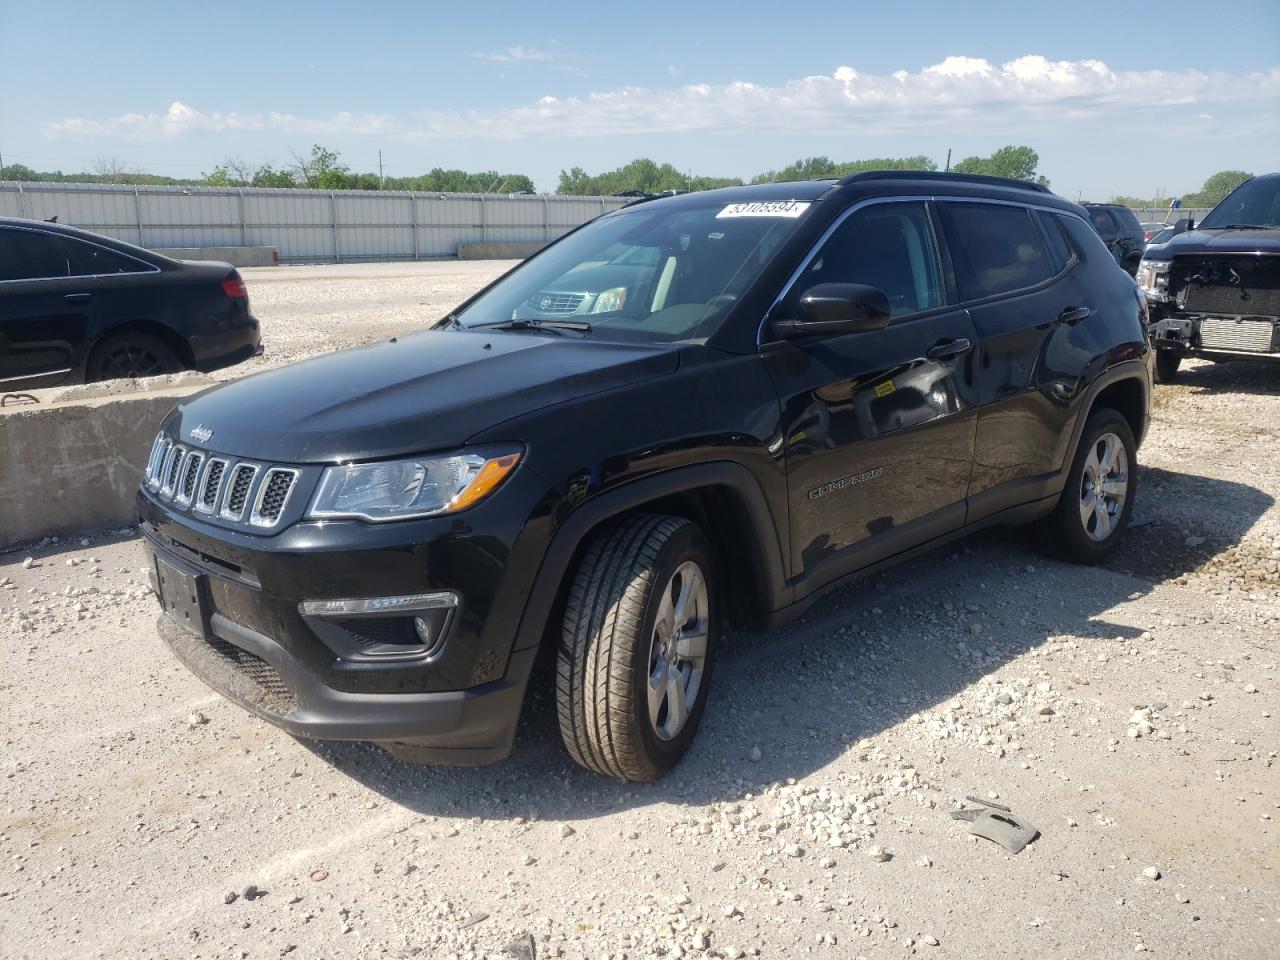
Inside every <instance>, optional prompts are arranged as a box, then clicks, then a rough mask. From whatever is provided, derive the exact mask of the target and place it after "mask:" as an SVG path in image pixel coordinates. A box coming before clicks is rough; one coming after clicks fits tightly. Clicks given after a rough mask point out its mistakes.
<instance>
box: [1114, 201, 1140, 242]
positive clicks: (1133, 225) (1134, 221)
mask: <svg viewBox="0 0 1280 960" xmlns="http://www.w3.org/2000/svg"><path fill="white" fill-rule="evenodd" d="M1111 213H1112V215H1113V216H1115V218H1116V219H1117V220H1118V221H1120V230H1121V231H1122V232H1123V233H1124V234H1125V236H1130V237H1132V236H1138V237H1140V236H1142V224H1140V223H1139V222H1138V215H1137V214H1136V213H1134V212H1133V211H1132V210H1130V209H1129V208H1128V207H1117V208H1115V209H1114V210H1112V211H1111Z"/></svg>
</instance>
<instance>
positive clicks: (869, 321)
mask: <svg viewBox="0 0 1280 960" xmlns="http://www.w3.org/2000/svg"><path fill="white" fill-rule="evenodd" d="M889 313H890V310H889V298H888V297H887V296H885V293H884V291H883V290H880V289H879V288H877V287H869V286H867V285H866V284H863V283H820V284H818V285H817V286H814V287H810V288H809V289H808V290H806V291H805V292H804V293H803V294H802V295H801V297H800V300H799V302H798V303H797V304H796V308H795V315H794V316H792V317H787V318H785V319H781V318H779V319H774V320H773V321H771V322H770V324H769V326H770V329H772V330H773V335H774V336H776V337H779V338H781V339H783V340H792V339H795V338H797V337H808V336H812V335H814V334H821V333H865V332H869V331H872V330H883V329H884V328H885V327H887V326H888V325H889Z"/></svg>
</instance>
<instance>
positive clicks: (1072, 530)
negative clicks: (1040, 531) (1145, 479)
mask: <svg viewBox="0 0 1280 960" xmlns="http://www.w3.org/2000/svg"><path fill="white" fill-rule="evenodd" d="M1137 470H1138V461H1137V444H1136V443H1134V439H1133V431H1132V430H1131V429H1129V422H1128V421H1127V420H1125V418H1124V417H1123V416H1121V415H1120V414H1119V413H1118V412H1116V411H1115V410H1111V409H1103V410H1099V411H1097V412H1096V413H1094V414H1093V415H1092V416H1091V417H1089V421H1088V423H1086V424H1085V428H1084V433H1083V434H1082V435H1081V437H1080V446H1079V447H1078V448H1077V449H1076V455H1075V459H1074V460H1073V461H1072V464H1071V470H1070V472H1069V473H1068V475H1067V485H1066V487H1065V488H1064V489H1063V491H1062V496H1061V497H1060V498H1059V500H1058V505H1057V507H1056V508H1055V509H1054V511H1053V513H1052V514H1050V515H1049V517H1048V518H1047V519H1046V520H1045V530H1046V533H1047V534H1048V539H1049V541H1050V545H1051V546H1052V547H1053V548H1054V549H1055V550H1056V551H1057V552H1058V553H1060V554H1062V555H1063V556H1064V557H1066V558H1067V559H1069V560H1074V561H1075V562H1076V563H1101V562H1102V561H1103V560H1105V559H1106V558H1107V557H1108V556H1110V554H1111V552H1112V551H1113V550H1115V548H1116V547H1117V546H1119V544H1120V540H1121V538H1122V537H1123V536H1124V531H1125V529H1126V528H1127V527H1128V525H1129V517H1130V516H1131V515H1132V513H1133V498H1134V494H1135V492H1136V491H1137V483H1138V472H1137Z"/></svg>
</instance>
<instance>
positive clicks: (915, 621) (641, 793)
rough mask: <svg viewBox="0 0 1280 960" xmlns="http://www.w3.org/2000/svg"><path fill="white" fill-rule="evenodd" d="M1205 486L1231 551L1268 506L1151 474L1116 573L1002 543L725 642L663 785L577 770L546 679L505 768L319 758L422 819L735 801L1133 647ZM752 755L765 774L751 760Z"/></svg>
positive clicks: (1186, 555) (327, 754)
mask: <svg viewBox="0 0 1280 960" xmlns="http://www.w3.org/2000/svg"><path fill="white" fill-rule="evenodd" d="M1209 483H1212V489H1213V491H1214V495H1215V496H1218V497H1223V498H1224V499H1225V500H1227V501H1228V502H1229V503H1230V505H1231V508H1230V514H1231V516H1232V518H1233V520H1232V524H1231V525H1230V526H1225V527H1223V528H1221V529H1220V530H1219V531H1218V534H1217V535H1216V537H1215V539H1214V540H1213V546H1214V547H1216V548H1217V549H1224V548H1226V547H1228V546H1230V545H1231V542H1230V541H1231V538H1232V537H1233V536H1234V537H1236V538H1238V537H1239V536H1241V535H1243V533H1244V532H1245V531H1247V530H1248V529H1249V527H1250V525H1251V524H1252V523H1253V522H1254V521H1255V520H1256V519H1257V518H1258V517H1259V516H1260V515H1261V514H1263V513H1264V512H1265V511H1266V510H1267V508H1268V507H1270V506H1271V504H1272V498H1271V497H1270V496H1268V495H1267V494H1266V493H1264V492H1262V491H1260V490H1257V489H1254V488H1252V487H1249V486H1246V485H1244V484H1236V483H1227V482H1224V481H1221V480H1212V481H1209V480H1208V478H1204V477H1196V476H1195V475H1191V474H1174V473H1169V472H1167V471H1161V470H1148V471H1146V472H1145V473H1144V487H1143V488H1141V489H1140V490H1139V494H1138V497H1139V500H1138V504H1137V506H1138V510H1139V511H1140V512H1141V511H1147V516H1148V517H1149V519H1148V521H1147V522H1144V523H1143V524H1141V525H1140V526H1138V527H1136V528H1134V529H1132V530H1130V531H1129V533H1128V536H1127V540H1126V542H1125V544H1124V545H1123V546H1122V548H1121V549H1120V550H1119V551H1118V552H1117V555H1116V556H1115V557H1114V558H1113V561H1112V563H1111V564H1109V565H1108V566H1106V567H1079V566H1074V565H1071V564H1067V563H1063V562H1060V561H1057V560H1054V559H1050V558H1048V557H1047V556H1045V555H1044V554H1043V553H1040V552H1038V550H1037V549H1036V546H1035V542H1036V537H1035V535H1034V533H1032V532H1031V531H1029V530H1027V529H1025V528H1024V529H1007V530H1002V529H996V530H991V531H987V532H985V533H982V534H979V535H977V536H976V537H974V538H971V539H969V540H967V541H963V542H961V543H959V544H957V545H952V546H950V547H948V548H943V549H942V550H940V551H937V552H935V553H932V554H929V555H926V556H924V557H921V558H918V559H916V560H914V561H911V562H909V563H906V564H904V565H901V566H898V567H895V568H891V569H890V570H888V571H886V572H883V573H881V574H878V575H876V576H873V577H870V578H867V579H864V580H861V581H858V582H856V583H854V584H851V585H849V586H847V587H844V588H842V589H840V590H837V591H834V592H833V593H831V594H829V595H828V596H827V597H825V598H823V599H822V600H820V601H819V602H817V603H816V604H815V605H814V606H813V607H811V608H810V609H809V611H808V612H807V613H806V615H805V616H804V617H803V618H801V619H800V620H798V621H796V622H794V623H792V624H790V625H788V626H786V627H784V628H780V629H777V630H774V631H771V632H744V631H735V632H732V633H730V634H729V635H727V636H725V637H722V641H721V648H720V651H719V662H718V664H717V667H716V676H715V683H714V685H713V688H712V692H711V699H710V701H709V704H708V709H707V712H706V716H705V718H704V721H703V725H702V729H701V730H700V732H699V736H698V739H697V741H696V742H695V745H694V747H693V749H692V750H691V752H690V754H689V755H688V756H687V757H686V758H685V760H684V762H683V763H681V764H680V766H678V767H677V768H676V769H675V770H674V771H672V773H671V774H669V775H668V776H667V777H666V778H665V779H663V780H662V781H660V782H658V783H655V784H643V785H637V784H626V783H620V782H616V781H612V780H609V779H606V778H604V777H600V776H598V775H596V774H593V773H590V772H588V771H586V770H584V769H582V768H580V767H578V766H577V765H575V764H574V763H572V762H571V761H570V760H569V758H568V755H567V754H566V753H565V751H564V748H563V747H562V745H561V743H560V737H559V732H558V730H557V727H556V719H555V709H554V689H553V686H552V681H551V678H550V676H549V675H548V673H549V672H548V671H542V672H540V673H539V674H538V675H536V676H535V678H534V683H533V684H532V686H531V690H530V696H529V698H528V699H527V700H526V704H525V711H524V719H523V721H522V725H521V728H520V731H519V734H518V736H517V740H516V744H515V749H514V751H513V753H512V756H511V757H510V758H509V759H508V760H506V761H504V762H502V763H499V764H494V765H492V766H488V767H478V768H445V767H423V766H414V765H411V764H407V763H403V762H401V761H398V760H396V759H394V758H392V757H391V756H390V755H388V754H386V753H384V752H383V751H382V750H380V749H378V748H376V747H373V746H371V745H368V744H335V743H323V744H321V743H313V744H311V745H310V746H309V748H310V749H312V750H313V751H314V752H315V753H316V754H318V755H319V756H321V757H322V758H324V759H325V760H326V761H327V762H329V763H330V764H332V765H333V766H334V767H336V768H337V769H340V770H341V771H343V772H344V773H346V774H347V775H348V776H350V777H352V778H354V779H356V780H358V781H360V782H361V783H363V784H365V785H367V786H368V787H370V788H372V789H374V790H376V791H378V792H379V793H381V794H383V795H384V796H386V797H387V798H389V799H391V800H393V801H394V802H396V803H399V804H402V805H404V806H405V807H407V808H410V809H412V810H415V811H417V812H419V813H421V814H423V815H444V816H452V817H458V816H465V817H478V818H480V819H485V820H489V819H510V818H515V817H525V818H528V819H557V820H575V819H587V818H592V817H596V816H601V815H605V814H609V813H613V812H616V811H618V810H619V809H625V808H628V807H633V806H643V805H655V804H664V803H666V804H678V805H685V804H699V805H700V804H706V803H710V802H714V801H716V800H736V799H740V798H741V797H742V796H743V795H744V794H745V793H748V792H759V791H760V790H761V789H762V788H764V787H766V786H767V785H768V784H770V783H771V782H776V781H785V780H786V779H787V778H789V777H795V778H801V777H805V776H808V775H809V774H812V773H814V772H815V771H817V770H819V769H821V768H822V767H823V766H825V765H826V764H828V763H830V762H831V761H832V760H834V759H835V758H836V757H838V756H839V755H840V754H841V753H843V752H844V751H846V750H848V749H851V745H856V744H857V743H858V741H859V740H860V739H861V738H863V737H871V736H874V735H875V734H877V733H879V732H881V731H883V730H886V729H888V728H890V727H892V726H894V725H895V724H897V723H900V722H901V721H903V720H904V719H906V718H908V717H911V716H912V715H913V714H917V713H919V712H921V711H927V710H930V709H932V708H934V707H935V706H937V705H939V704H942V703H945V702H946V701H948V700H949V699H951V698H952V697H954V696H955V695H956V694H957V693H959V692H960V691H962V690H963V689H964V688H966V687H967V686H969V685H971V684H973V683H975V682H976V681H978V680H979V679H980V678H981V677H983V676H985V675H987V674H989V673H991V672H992V671H993V670H996V669H998V668H999V667H1000V666H1002V665H1003V664H1005V663H1007V662H1008V661H1010V660H1012V659H1013V658H1015V657H1018V656H1019V655H1021V654H1023V653H1025V652H1027V651H1028V650H1031V649H1033V648H1035V647H1036V646H1038V645H1040V644H1042V643H1044V642H1045V640H1046V639H1047V638H1049V637H1052V636H1055V635H1057V634H1060V633H1063V632H1070V633H1072V634H1074V635H1076V636H1080V637H1086V638H1087V637H1107V638H1113V637H1115V636H1117V635H1127V634H1133V635H1136V634H1137V633H1138V632H1139V631H1132V630H1127V629H1126V628H1123V627H1117V626H1116V625H1115V624H1111V623H1107V622H1106V620H1105V618H1106V614H1107V612H1108V611H1109V610H1110V609H1112V608H1113V607H1115V606H1117V605H1119V604H1121V603H1123V602H1124V601H1125V600H1126V599H1128V598H1130V597H1131V596H1132V595H1134V594H1135V593H1145V592H1149V591H1150V590H1151V589H1152V587H1153V585H1154V584H1157V583H1160V582H1162V581H1164V580H1168V579H1174V578H1178V577H1181V576H1184V575H1187V574H1190V573H1192V572H1193V571H1194V570H1195V569H1196V567H1197V566H1198V565H1199V564H1200V563H1201V561H1202V556H1201V551H1199V550H1194V549H1190V548H1184V549H1172V548H1171V546H1170V543H1169V542H1168V541H1169V540H1170V538H1169V536H1168V533H1169V531H1173V532H1175V533H1177V538H1175V539H1177V543H1178V544H1182V543H1183V540H1182V539H1180V537H1181V530H1182V527H1181V526H1179V525H1178V524H1177V516H1178V515H1179V514H1181V513H1184V512H1186V511H1187V510H1188V509H1189V508H1190V506H1191V505H1193V504H1194V503H1195V502H1196V500H1195V498H1194V494H1195V493H1196V492H1197V491H1199V490H1200V489H1207V488H1208V484H1209ZM1153 489H1161V490H1162V494H1161V495H1160V496H1159V497H1152V496H1151V495H1150V493H1148V498H1147V499H1148V500H1149V501H1150V502H1149V503H1144V502H1143V490H1147V491H1151V490H1153ZM1171 491H1173V492H1177V491H1181V495H1179V496H1176V497H1171V496H1169V493H1170V492H1171ZM1189 494H1190V495H1191V497H1192V499H1188V495H1189ZM1157 558H1158V559H1157ZM753 748H759V751H760V759H759V761H758V762H752V761H751V760H750V759H749V757H750V755H751V754H752V750H753ZM906 759H907V761H910V763H917V764H919V763H923V762H925V761H926V760H927V757H916V758H906ZM905 762H906V761H904V763H905ZM910 763H907V764H906V765H910Z"/></svg>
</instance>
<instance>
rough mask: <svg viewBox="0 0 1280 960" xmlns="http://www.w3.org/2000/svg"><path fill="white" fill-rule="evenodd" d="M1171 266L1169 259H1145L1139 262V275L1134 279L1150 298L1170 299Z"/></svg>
mask: <svg viewBox="0 0 1280 960" xmlns="http://www.w3.org/2000/svg"><path fill="white" fill-rule="evenodd" d="M1169 266H1170V261H1168V260H1143V261H1142V262H1141V263H1140V264H1138V275H1137V276H1136V277H1135V278H1134V279H1136V280H1137V281H1138V286H1140V287H1141V288H1142V291H1143V293H1145V294H1146V295H1147V299H1148V300H1159V301H1164V300H1168V299H1169Z"/></svg>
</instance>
